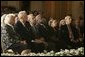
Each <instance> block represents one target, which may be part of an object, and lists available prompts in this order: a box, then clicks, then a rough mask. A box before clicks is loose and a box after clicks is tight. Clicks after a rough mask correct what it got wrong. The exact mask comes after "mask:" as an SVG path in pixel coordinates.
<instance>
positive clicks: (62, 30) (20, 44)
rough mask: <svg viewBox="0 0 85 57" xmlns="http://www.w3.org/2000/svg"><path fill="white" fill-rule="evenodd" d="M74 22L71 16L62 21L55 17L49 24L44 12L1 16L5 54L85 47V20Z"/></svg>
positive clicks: (2, 45) (23, 12) (24, 12)
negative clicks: (7, 52)
mask: <svg viewBox="0 0 85 57" xmlns="http://www.w3.org/2000/svg"><path fill="white" fill-rule="evenodd" d="M80 20H81V21H80ZM72 21H73V20H72V18H71V16H66V17H65V18H64V19H62V20H60V21H59V20H56V19H53V18H49V21H47V20H46V18H44V17H43V15H42V14H41V13H37V14H35V13H32V12H30V13H29V15H27V12H26V11H20V12H19V13H18V14H17V15H16V14H12V13H11V14H4V15H2V17H1V48H2V52H6V51H7V50H8V49H12V50H13V51H14V52H15V53H17V52H18V53H21V52H22V51H23V50H27V49H29V50H31V52H43V50H47V51H51V50H54V51H59V50H60V49H69V48H78V47H80V46H83V45H84V42H83V40H84V32H83V31H84V27H83V20H82V19H80V18H79V19H78V20H75V22H74V23H75V24H72ZM79 22H80V23H79Z"/></svg>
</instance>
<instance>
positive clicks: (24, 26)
mask: <svg viewBox="0 0 85 57" xmlns="http://www.w3.org/2000/svg"><path fill="white" fill-rule="evenodd" d="M18 18H19V19H18V21H17V23H16V24H15V31H16V32H17V33H18V34H19V35H20V40H21V41H22V42H25V43H27V44H28V45H29V46H28V48H29V49H30V43H31V40H32V39H33V36H32V32H31V29H30V24H29V22H27V13H26V11H20V12H19V13H18Z"/></svg>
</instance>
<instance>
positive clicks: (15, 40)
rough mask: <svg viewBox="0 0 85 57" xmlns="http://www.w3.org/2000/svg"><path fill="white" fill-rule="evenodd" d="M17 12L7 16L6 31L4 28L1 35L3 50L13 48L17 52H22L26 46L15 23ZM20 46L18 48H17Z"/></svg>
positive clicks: (5, 21)
mask: <svg viewBox="0 0 85 57" xmlns="http://www.w3.org/2000/svg"><path fill="white" fill-rule="evenodd" d="M15 17H16V15H15V14H8V15H7V16H6V17H5V20H4V23H5V32H3V30H2V34H1V35H2V36H1V47H2V50H3V52H6V51H7V50H8V49H12V50H13V51H14V52H15V53H16V52H18V53H20V52H21V51H22V50H24V48H23V49H22V47H23V46H26V44H25V43H21V42H20V37H19V35H18V34H17V33H16V32H15V29H14V24H15ZM17 48H18V49H17Z"/></svg>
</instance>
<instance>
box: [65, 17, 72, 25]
mask: <svg viewBox="0 0 85 57" xmlns="http://www.w3.org/2000/svg"><path fill="white" fill-rule="evenodd" d="M71 21H72V19H71V17H70V16H66V17H65V22H66V24H70V23H71Z"/></svg>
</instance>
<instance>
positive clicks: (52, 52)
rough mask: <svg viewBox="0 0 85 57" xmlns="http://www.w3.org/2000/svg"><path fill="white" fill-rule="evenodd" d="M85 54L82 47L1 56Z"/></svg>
mask: <svg viewBox="0 0 85 57" xmlns="http://www.w3.org/2000/svg"><path fill="white" fill-rule="evenodd" d="M83 55H84V47H80V48H78V49H70V50H68V49H65V50H62V49H61V50H60V52H54V51H53V50H52V51H50V52H47V51H46V50H44V52H43V53H28V54H24V55H20V54H13V53H1V56H83Z"/></svg>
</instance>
